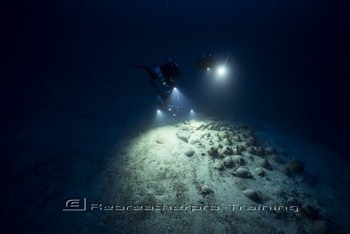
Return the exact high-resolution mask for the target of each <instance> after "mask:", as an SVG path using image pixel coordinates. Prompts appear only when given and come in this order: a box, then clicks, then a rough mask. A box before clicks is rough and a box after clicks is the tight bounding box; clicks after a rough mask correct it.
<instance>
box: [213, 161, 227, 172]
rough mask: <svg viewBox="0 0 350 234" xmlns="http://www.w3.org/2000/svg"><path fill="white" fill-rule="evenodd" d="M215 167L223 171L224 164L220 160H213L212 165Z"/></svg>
mask: <svg viewBox="0 0 350 234" xmlns="http://www.w3.org/2000/svg"><path fill="white" fill-rule="evenodd" d="M213 167H214V168H215V169H218V170H219V171H223V170H224V169H225V166H224V164H223V163H222V162H219V161H218V162H215V163H214V166H213Z"/></svg>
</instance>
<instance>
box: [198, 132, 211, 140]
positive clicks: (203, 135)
mask: <svg viewBox="0 0 350 234" xmlns="http://www.w3.org/2000/svg"><path fill="white" fill-rule="evenodd" d="M206 137H210V132H203V133H202V134H201V136H200V138H201V139H202V138H206Z"/></svg>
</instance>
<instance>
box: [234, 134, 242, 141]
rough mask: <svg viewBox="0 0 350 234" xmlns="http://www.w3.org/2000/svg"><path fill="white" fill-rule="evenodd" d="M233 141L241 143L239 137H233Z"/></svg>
mask: <svg viewBox="0 0 350 234" xmlns="http://www.w3.org/2000/svg"><path fill="white" fill-rule="evenodd" d="M233 140H234V141H235V142H241V141H242V140H241V138H240V137H239V135H236V136H234V137H233Z"/></svg>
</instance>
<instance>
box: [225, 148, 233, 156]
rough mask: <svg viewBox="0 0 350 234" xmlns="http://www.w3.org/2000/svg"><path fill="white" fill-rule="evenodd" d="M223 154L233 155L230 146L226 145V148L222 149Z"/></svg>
mask: <svg viewBox="0 0 350 234" xmlns="http://www.w3.org/2000/svg"><path fill="white" fill-rule="evenodd" d="M224 154H226V155H233V150H232V149H231V148H230V147H226V149H225V150H224Z"/></svg>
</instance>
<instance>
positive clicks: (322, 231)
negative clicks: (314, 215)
mask: <svg viewBox="0 0 350 234" xmlns="http://www.w3.org/2000/svg"><path fill="white" fill-rule="evenodd" d="M314 228H315V232H316V233H317V234H331V233H333V232H332V230H331V229H330V228H329V227H328V225H327V222H326V221H325V220H318V221H316V222H315V223H314Z"/></svg>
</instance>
